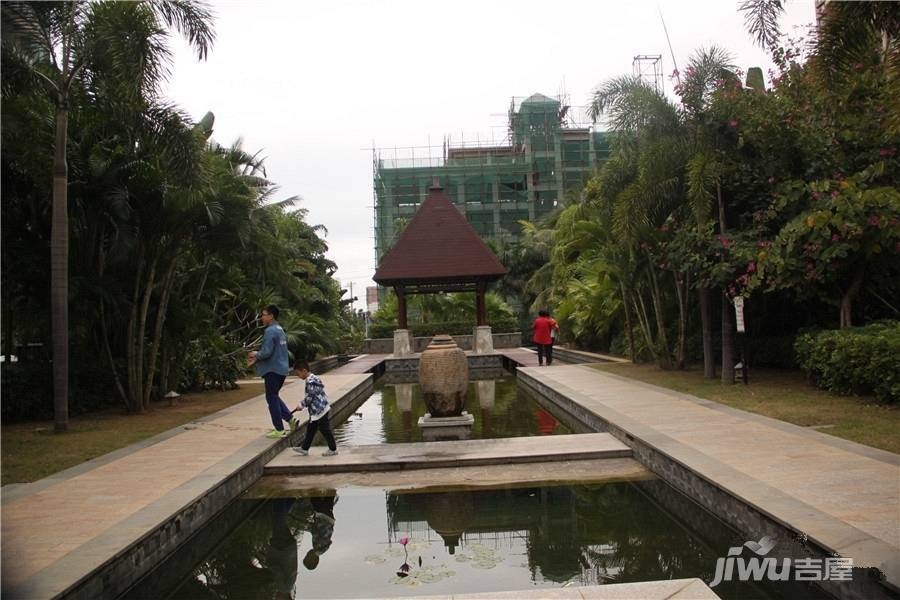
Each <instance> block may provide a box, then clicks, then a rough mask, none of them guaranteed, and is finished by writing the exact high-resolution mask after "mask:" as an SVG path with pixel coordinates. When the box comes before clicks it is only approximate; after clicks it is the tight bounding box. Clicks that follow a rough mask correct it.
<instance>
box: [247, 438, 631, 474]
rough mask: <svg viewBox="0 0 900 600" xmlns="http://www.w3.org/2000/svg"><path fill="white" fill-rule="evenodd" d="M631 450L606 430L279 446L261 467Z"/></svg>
mask: <svg viewBox="0 0 900 600" xmlns="http://www.w3.org/2000/svg"><path fill="white" fill-rule="evenodd" d="M630 456H631V449H630V448H628V446H626V445H625V444H623V443H621V442H620V441H618V440H617V439H615V438H614V437H613V436H611V435H609V434H606V433H585V434H576V435H555V436H546V437H527V438H526V437H521V438H505V439H489V440H465V441H452V442H450V441H448V442H418V443H410V444H374V445H370V446H350V447H344V448H341V449H340V454H338V455H337V456H328V457H323V456H316V455H315V454H310V455H309V456H300V455H298V454H296V453H294V452H293V451H292V450H285V451H284V452H282V453H281V454H279V455H278V456H277V457H275V459H273V460H272V462H270V463H269V464H267V465H266V467H265V474H266V475H296V474H301V473H341V472H350V471H393V470H405V469H429V468H437V467H462V466H466V467H468V466H478V465H495V464H510V463H528V462H546V461H557V460H580V459H592V458H629V457H630Z"/></svg>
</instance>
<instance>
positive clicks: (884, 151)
mask: <svg viewBox="0 0 900 600" xmlns="http://www.w3.org/2000/svg"><path fill="white" fill-rule="evenodd" d="M878 155H879V156H893V155H894V149H893V148H882V149H881V150H879V151H878Z"/></svg>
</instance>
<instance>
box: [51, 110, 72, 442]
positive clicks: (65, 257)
mask: <svg viewBox="0 0 900 600" xmlns="http://www.w3.org/2000/svg"><path fill="white" fill-rule="evenodd" d="M68 126H69V111H68V106H67V103H66V100H65V98H62V97H60V98H59V99H58V100H57V106H56V142H55V149H54V155H53V216H52V219H51V222H52V227H51V232H50V312H51V317H50V324H51V329H52V332H53V419H54V429H55V430H56V431H57V432H63V431H66V430H67V429H68V428H69V198H68V185H69V169H68V164H67V161H66V141H67V140H68Z"/></svg>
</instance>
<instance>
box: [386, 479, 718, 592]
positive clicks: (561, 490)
mask: <svg viewBox="0 0 900 600" xmlns="http://www.w3.org/2000/svg"><path fill="white" fill-rule="evenodd" d="M670 493H671V490H670V488H668V486H667V485H666V484H665V483H664V482H662V481H660V480H656V479H654V480H647V481H635V482H610V483H605V484H599V485H574V486H546V487H537V488H536V487H526V488H515V489H499V490H478V491H454V492H447V493H440V492H435V493H389V494H388V495H387V518H388V534H389V538H390V539H393V540H396V539H398V538H399V537H401V536H403V535H408V534H411V535H412V536H413V537H414V538H419V539H425V540H429V541H438V540H443V542H444V545H445V546H447V547H448V548H449V547H451V546H453V547H455V546H456V545H461V546H462V551H464V550H465V546H466V545H468V544H473V543H479V544H482V545H485V546H488V547H490V548H493V549H494V550H495V551H497V553H498V554H499V555H501V556H502V557H506V558H509V557H515V556H521V555H523V554H524V555H526V556H527V563H528V567H529V569H530V570H531V572H532V576H533V577H534V578H535V581H540V580H547V581H554V582H558V583H562V582H566V581H575V582H578V583H580V584H583V585H589V584H603V583H610V582H614V581H616V582H621V581H651V580H660V579H673V578H679V577H684V576H690V577H698V576H699V577H706V578H710V577H711V576H712V568H713V567H714V566H715V560H716V557H717V556H718V554H719V553H720V552H721V548H723V547H728V544H729V543H731V538H732V535H733V533H732V532H731V531H730V530H728V528H727V527H724V526H723V524H722V523H721V522H719V521H717V520H715V519H713V518H712V517H710V515H708V514H707V513H705V512H704V511H703V510H702V509H700V508H699V507H697V506H681V507H679V508H678V511H677V514H678V517H677V519H676V518H675V517H673V515H672V513H671V512H669V510H668V509H665V508H662V506H660V505H659V504H657V502H662V501H664V500H665V498H666V496H667V494H670ZM663 506H668V504H666V503H664V504H663ZM685 522H688V523H691V524H692V525H693V526H692V527H689V528H685V527H684V525H683V523H685ZM448 551H449V550H448ZM513 562H522V561H521V560H520V559H515V558H514V559H513Z"/></svg>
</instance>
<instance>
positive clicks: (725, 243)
mask: <svg viewBox="0 0 900 600" xmlns="http://www.w3.org/2000/svg"><path fill="white" fill-rule="evenodd" d="M719 242H720V243H721V244H722V247H723V248H727V247H729V246H730V245H731V240H729V239H728V238H727V237H725V236H724V235H720V236H719Z"/></svg>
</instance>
